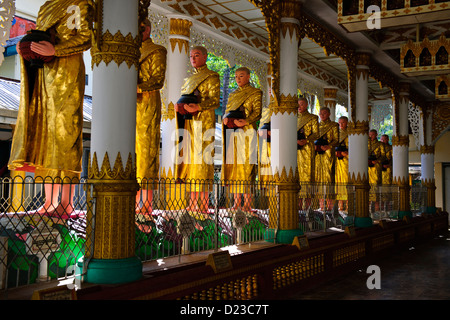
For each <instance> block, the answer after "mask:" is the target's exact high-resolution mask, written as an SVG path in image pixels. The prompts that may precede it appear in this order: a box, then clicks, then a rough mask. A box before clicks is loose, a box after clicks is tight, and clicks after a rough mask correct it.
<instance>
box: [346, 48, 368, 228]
mask: <svg viewBox="0 0 450 320" xmlns="http://www.w3.org/2000/svg"><path fill="white" fill-rule="evenodd" d="M370 56H371V55H370V52H364V51H361V52H358V53H357V63H356V87H355V88H354V89H355V95H356V99H355V100H356V101H355V104H356V105H354V106H353V105H350V108H349V110H350V113H349V124H348V144H349V148H348V151H349V156H348V159H349V163H348V171H349V172H348V175H349V176H348V177H349V179H348V185H349V186H350V187H352V188H354V190H349V192H348V195H349V210H348V211H349V215H350V216H354V219H355V226H357V227H368V226H371V225H372V219H371V217H370V214H369V189H370V186H369V174H368V162H367V159H368V147H367V146H368V139H369V115H368V112H369V110H368V81H369V62H370Z"/></svg>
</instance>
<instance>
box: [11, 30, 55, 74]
mask: <svg viewBox="0 0 450 320" xmlns="http://www.w3.org/2000/svg"><path fill="white" fill-rule="evenodd" d="M39 41H48V42H52V41H51V37H50V35H49V34H48V33H46V32H44V31H39V30H30V31H29V32H28V34H27V35H26V36H25V37H23V38H22V40H20V43H19V49H20V54H21V56H22V57H23V58H24V59H25V60H27V61H29V62H30V66H31V67H35V68H42V67H43V66H44V63H47V62H50V61H52V60H53V59H54V56H43V55H40V54H38V53H36V52H34V51H32V50H31V44H32V43H33V42H39Z"/></svg>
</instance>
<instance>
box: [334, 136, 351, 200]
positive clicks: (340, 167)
mask: <svg viewBox="0 0 450 320" xmlns="http://www.w3.org/2000/svg"><path fill="white" fill-rule="evenodd" d="M338 145H342V146H345V147H346V148H347V150H348V133H347V129H339V142H338ZM335 182H336V193H337V196H336V199H338V200H347V184H348V156H344V157H343V158H342V159H338V158H337V157H336V181H335Z"/></svg>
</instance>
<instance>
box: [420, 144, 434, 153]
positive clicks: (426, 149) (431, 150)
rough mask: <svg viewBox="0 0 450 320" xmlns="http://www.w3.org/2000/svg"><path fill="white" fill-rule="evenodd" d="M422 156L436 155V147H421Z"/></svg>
mask: <svg viewBox="0 0 450 320" xmlns="http://www.w3.org/2000/svg"><path fill="white" fill-rule="evenodd" d="M420 153H421V154H434V146H428V145H422V146H420Z"/></svg>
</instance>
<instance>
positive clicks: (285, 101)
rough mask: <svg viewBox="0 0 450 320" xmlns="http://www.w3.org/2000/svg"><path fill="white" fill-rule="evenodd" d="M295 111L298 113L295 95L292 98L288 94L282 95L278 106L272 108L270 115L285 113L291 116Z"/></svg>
mask: <svg viewBox="0 0 450 320" xmlns="http://www.w3.org/2000/svg"><path fill="white" fill-rule="evenodd" d="M297 111H298V99H297V96H296V95H295V96H293V95H290V94H289V95H288V96H285V95H284V94H282V95H281V97H280V104H278V105H273V106H272V114H277V113H282V114H283V113H285V112H287V113H288V114H291V113H296V112H297Z"/></svg>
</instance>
